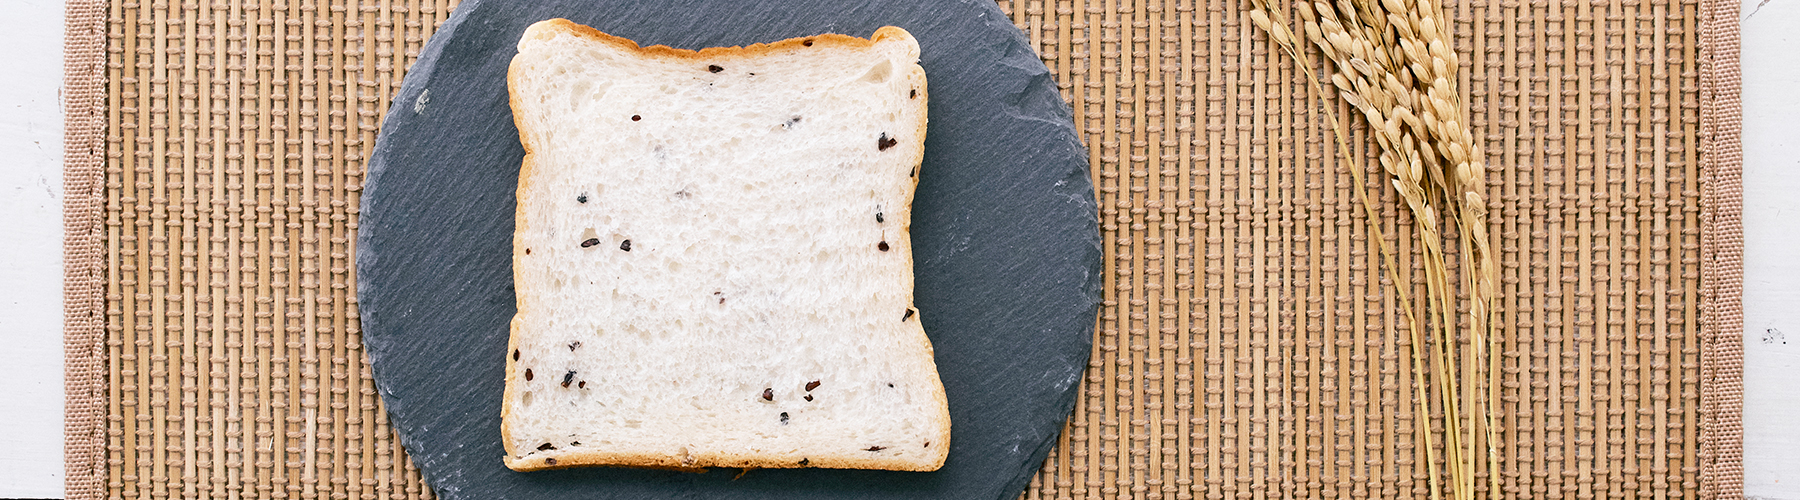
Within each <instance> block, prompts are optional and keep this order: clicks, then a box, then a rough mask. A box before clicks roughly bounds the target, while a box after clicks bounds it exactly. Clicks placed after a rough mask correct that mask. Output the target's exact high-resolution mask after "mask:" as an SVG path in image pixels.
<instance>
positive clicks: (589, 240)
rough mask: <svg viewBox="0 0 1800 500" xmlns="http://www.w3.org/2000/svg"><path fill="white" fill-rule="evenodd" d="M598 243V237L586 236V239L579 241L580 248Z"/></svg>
mask: <svg viewBox="0 0 1800 500" xmlns="http://www.w3.org/2000/svg"><path fill="white" fill-rule="evenodd" d="M598 244H600V238H588V239H587V241H583V242H581V248H587V247H591V246H594V245H598Z"/></svg>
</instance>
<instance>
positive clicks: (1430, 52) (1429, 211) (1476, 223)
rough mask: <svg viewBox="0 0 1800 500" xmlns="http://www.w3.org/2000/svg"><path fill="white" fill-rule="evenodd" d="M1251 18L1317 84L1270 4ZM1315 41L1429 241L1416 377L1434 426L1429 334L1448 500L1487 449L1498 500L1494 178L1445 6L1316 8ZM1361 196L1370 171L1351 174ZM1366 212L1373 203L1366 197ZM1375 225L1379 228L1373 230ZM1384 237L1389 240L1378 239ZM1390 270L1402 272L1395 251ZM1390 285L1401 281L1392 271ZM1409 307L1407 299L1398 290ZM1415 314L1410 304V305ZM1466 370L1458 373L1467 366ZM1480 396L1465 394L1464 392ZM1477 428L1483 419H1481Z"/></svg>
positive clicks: (1382, 1)
mask: <svg viewBox="0 0 1800 500" xmlns="http://www.w3.org/2000/svg"><path fill="white" fill-rule="evenodd" d="M1251 3H1252V9H1251V11H1250V16H1251V19H1252V21H1254V22H1255V24H1256V25H1257V26H1258V27H1259V28H1261V29H1262V30H1264V31H1265V32H1267V33H1268V34H1269V37H1270V39H1271V41H1274V42H1275V43H1276V44H1277V45H1278V46H1280V47H1281V48H1282V50H1283V51H1284V52H1286V53H1287V54H1288V55H1289V56H1291V57H1293V58H1294V59H1295V60H1296V61H1298V62H1299V63H1300V66H1301V67H1302V68H1303V69H1304V70H1305V71H1306V72H1307V76H1308V78H1311V79H1313V81H1314V84H1315V85H1317V79H1316V78H1314V77H1313V75H1312V73H1311V62H1310V61H1309V60H1308V59H1307V58H1306V57H1305V56H1304V54H1303V53H1302V52H1301V51H1300V50H1299V49H1298V45H1299V42H1298V41H1297V40H1296V39H1295V37H1294V35H1293V33H1292V31H1291V30H1290V29H1289V28H1288V24H1287V21H1286V19H1285V18H1284V17H1283V16H1282V15H1281V12H1280V10H1277V9H1273V8H1270V6H1269V5H1268V3H1267V0H1252V2H1251ZM1296 10H1297V11H1298V12H1299V14H1300V17H1301V18H1302V21H1303V25H1304V30H1305V32H1306V34H1307V38H1308V39H1310V40H1311V41H1312V42H1313V44H1314V45H1315V46H1317V47H1318V48H1319V50H1320V52H1321V53H1323V54H1324V55H1325V56H1326V58H1327V59H1329V60H1331V61H1332V63H1333V66H1334V68H1335V69H1336V70H1337V71H1336V73H1335V74H1333V75H1332V76H1331V81H1332V84H1333V85H1334V86H1336V87H1337V88H1338V89H1339V93H1338V94H1339V95H1340V96H1341V97H1342V98H1343V99H1344V100H1345V101H1346V102H1348V103H1349V104H1350V105H1351V106H1353V107H1355V108H1356V109H1357V111H1359V112H1361V113H1362V114H1363V117H1364V119H1365V120H1367V121H1368V123H1369V125H1370V128H1371V132H1372V134H1371V135H1372V136H1373V137H1374V139H1375V141H1376V143H1377V145H1378V146H1380V148H1381V156H1380V157H1379V159H1380V162H1381V165H1382V168H1383V170H1384V171H1386V172H1387V173H1388V174H1389V175H1390V176H1391V177H1392V180H1391V182H1392V184H1393V185H1394V187H1395V189H1396V190H1397V191H1398V193H1399V194H1400V196H1401V199H1402V200H1404V201H1405V202H1406V204H1407V207H1408V209H1409V210H1410V211H1411V212H1412V214H1413V217H1414V222H1415V224H1416V225H1417V227H1418V230H1419V240H1420V244H1421V247H1422V251H1421V257H1423V258H1424V259H1425V262H1424V267H1425V272H1426V278H1427V297H1426V298H1427V301H1426V304H1427V312H1428V313H1429V315H1430V318H1431V320H1434V321H1431V322H1430V323H1429V324H1428V326H1424V325H1419V323H1418V322H1417V321H1416V320H1415V319H1414V318H1413V317H1412V316H1411V311H1410V307H1409V308H1408V320H1409V321H1411V322H1412V323H1411V324H1412V325H1413V326H1414V328H1413V342H1412V348H1413V365H1414V370H1413V371H1414V374H1415V385H1416V386H1417V389H1418V391H1419V393H1418V398H1417V400H1418V402H1419V404H1420V405H1421V414H1424V415H1429V409H1428V408H1427V406H1426V405H1427V403H1426V401H1427V396H1426V394H1425V391H1426V389H1427V386H1426V383H1425V380H1424V378H1423V377H1424V374H1425V372H1426V371H1428V370H1427V369H1426V364H1427V363H1426V362H1425V360H1424V356H1423V355H1422V354H1421V352H1420V349H1421V348H1422V347H1423V346H1424V344H1425V342H1424V341H1423V339H1421V338H1420V333H1421V331H1422V330H1429V331H1430V333H1431V337H1432V338H1431V342H1430V343H1431V344H1432V353H1431V359H1430V363H1429V364H1430V369H1429V371H1430V372H1431V373H1432V382H1433V384H1432V385H1431V386H1430V387H1431V389H1432V390H1433V392H1436V393H1437V396H1438V399H1439V401H1440V404H1441V406H1442V408H1443V411H1444V418H1443V423H1444V452H1445V454H1446V462H1447V465H1448V466H1449V468H1450V470H1449V478H1448V479H1449V481H1450V493H1451V496H1452V497H1453V498H1456V499H1459V500H1461V499H1472V498H1474V494H1475V487H1476V485H1475V475H1476V467H1475V462H1476V459H1475V457H1474V454H1475V450H1474V444H1475V443H1476V442H1477V441H1479V442H1481V443H1483V444H1484V448H1485V451H1486V457H1485V459H1486V461H1487V470H1488V480H1489V484H1488V491H1489V493H1490V494H1493V493H1496V492H1498V491H1499V474H1498V464H1499V454H1498V445H1497V433H1496V431H1495V428H1494V423H1493V414H1494V408H1493V403H1494V402H1495V401H1497V400H1498V395H1497V390H1498V383H1497V379H1496V377H1497V375H1498V372H1499V367H1498V364H1497V363H1498V358H1496V357H1495V356H1494V355H1493V343H1494V336H1493V324H1492V320H1491V319H1492V303H1493V300H1494V299H1495V297H1496V295H1497V293H1498V289H1497V286H1496V283H1497V267H1496V265H1495V262H1494V259H1493V254H1492V251H1491V246H1490V243H1489V241H1488V232H1487V207H1486V200H1485V195H1484V193H1485V192H1486V179H1485V171H1486V169H1485V167H1484V165H1483V161H1482V154H1481V150H1480V147H1479V146H1478V145H1476V144H1475V142H1474V140H1473V136H1472V134H1471V133H1470V131H1469V128H1468V120H1467V115H1466V112H1465V111H1464V109H1463V105H1462V99H1461V96H1460V94H1458V93H1457V89H1456V81H1457V75H1456V72H1457V70H1458V69H1459V66H1458V61H1457V55H1456V52H1455V51H1454V50H1452V48H1451V46H1450V43H1451V40H1450V38H1449V36H1448V35H1447V33H1446V32H1445V26H1446V24H1445V23H1444V21H1443V20H1444V17H1443V13H1442V8H1441V5H1440V4H1438V2H1436V1H1433V0H1336V1H1335V3H1331V2H1326V1H1324V0H1317V1H1314V2H1312V3H1311V4H1308V3H1307V2H1298V3H1296ZM1332 123H1333V133H1334V134H1336V135H1337V136H1338V140H1339V142H1340V145H1341V143H1343V142H1344V140H1343V133H1342V132H1341V131H1339V130H1338V128H1337V127H1338V125H1337V122H1336V120H1335V117H1333V122H1332ZM1352 172H1353V173H1354V174H1356V175H1357V177H1358V179H1357V182H1358V184H1359V185H1360V184H1361V179H1360V170H1358V169H1352ZM1357 195H1358V197H1359V199H1362V200H1363V201H1364V203H1365V210H1369V211H1371V213H1372V211H1373V208H1372V207H1370V206H1368V205H1367V203H1368V202H1367V195H1366V194H1365V193H1362V192H1358V193H1357ZM1439 212H1444V213H1448V214H1449V215H1450V217H1451V220H1450V222H1451V223H1452V225H1454V227H1455V228H1456V230H1457V237H1458V238H1459V239H1460V241H1462V243H1463V246H1462V252H1461V256H1462V266H1461V269H1462V270H1463V276H1462V281H1461V285H1462V286H1463V288H1464V289H1466V290H1467V291H1468V293H1469V297H1470V304H1469V318H1468V335H1469V337H1468V341H1469V344H1468V345H1469V350H1470V351H1472V352H1471V353H1469V355H1466V356H1465V355H1463V353H1462V352H1461V349H1460V344H1458V340H1457V339H1458V335H1457V331H1458V325H1457V320H1456V318H1455V316H1456V313H1455V311H1456V304H1457V301H1456V291H1455V289H1454V287H1453V286H1452V282H1451V281H1450V280H1451V278H1450V276H1449V270H1448V265H1447V260H1446V256H1445V253H1444V249H1443V240H1444V239H1443V237H1442V235H1440V234H1439V233H1438V230H1439V228H1440V224H1439V220H1438V214H1439ZM1372 218H1373V217H1371V219H1372ZM1374 234H1377V235H1378V234H1379V232H1378V231H1377V232H1374ZM1382 252H1383V257H1384V259H1386V260H1387V263H1388V265H1389V267H1390V268H1392V267H1393V261H1392V258H1391V257H1392V256H1391V253H1390V251H1389V250H1388V249H1387V247H1386V244H1385V241H1382ZM1389 272H1390V275H1392V274H1393V270H1392V269H1390V271H1389ZM1393 281H1394V282H1395V286H1396V289H1397V290H1400V291H1401V294H1402V296H1403V297H1404V293H1405V292H1404V287H1402V286H1401V285H1400V283H1401V282H1400V281H1399V280H1398V279H1397V278H1395V279H1394V280H1393ZM1409 303H1410V301H1409ZM1459 360H1460V361H1461V362H1460V363H1459V362H1458V361H1459ZM1459 379H1462V380H1463V381H1465V382H1468V383H1471V384H1475V386H1474V387H1465V386H1464V385H1462V384H1460V383H1459V382H1458V380H1459ZM1464 409H1467V410H1469V412H1470V413H1467V414H1466V415H1467V417H1468V418H1469V419H1470V421H1471V422H1473V423H1474V424H1475V426H1476V429H1475V430H1474V432H1475V433H1478V434H1480V436H1479V438H1477V436H1476V435H1474V434H1471V435H1467V436H1465V435H1464V432H1463V426H1462V419H1463V418H1464V417H1465V413H1464V412H1463V410H1464ZM1478 416H1479V417H1478ZM1422 437H1423V441H1424V446H1423V449H1424V450H1425V451H1424V453H1425V454H1426V457H1425V461H1426V467H1427V469H1428V473H1427V476H1428V477H1430V478H1432V480H1431V484H1430V485H1431V495H1432V498H1434V499H1435V498H1439V485H1438V484H1437V481H1438V479H1439V476H1438V474H1437V471H1436V466H1435V464H1436V459H1435V456H1434V455H1435V446H1433V442H1432V441H1433V440H1432V436H1431V431H1430V429H1429V428H1426V429H1424V431H1423V435H1422Z"/></svg>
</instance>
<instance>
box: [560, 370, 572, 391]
mask: <svg viewBox="0 0 1800 500" xmlns="http://www.w3.org/2000/svg"><path fill="white" fill-rule="evenodd" d="M572 383H575V370H569V373H565V374H563V381H562V386H563V388H564V389H567V388H569V384H572Z"/></svg>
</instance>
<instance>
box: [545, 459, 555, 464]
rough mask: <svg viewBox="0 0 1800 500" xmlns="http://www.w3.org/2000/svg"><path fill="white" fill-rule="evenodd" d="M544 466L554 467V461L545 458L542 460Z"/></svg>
mask: <svg viewBox="0 0 1800 500" xmlns="http://www.w3.org/2000/svg"><path fill="white" fill-rule="evenodd" d="M544 465H556V459H554V458H546V459H544Z"/></svg>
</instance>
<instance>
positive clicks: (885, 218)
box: [875, 212, 887, 224]
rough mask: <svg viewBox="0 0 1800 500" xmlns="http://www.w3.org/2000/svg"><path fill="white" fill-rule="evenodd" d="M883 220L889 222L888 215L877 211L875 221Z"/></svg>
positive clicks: (880, 221)
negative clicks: (885, 215) (883, 215)
mask: <svg viewBox="0 0 1800 500" xmlns="http://www.w3.org/2000/svg"><path fill="white" fill-rule="evenodd" d="M883 222H887V217H882V216H881V212H875V223H876V224H880V223H883Z"/></svg>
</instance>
